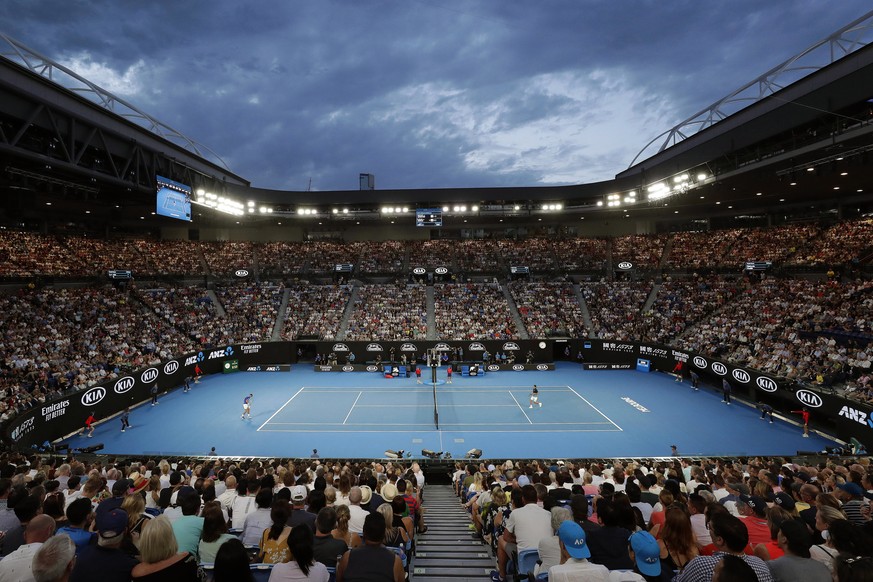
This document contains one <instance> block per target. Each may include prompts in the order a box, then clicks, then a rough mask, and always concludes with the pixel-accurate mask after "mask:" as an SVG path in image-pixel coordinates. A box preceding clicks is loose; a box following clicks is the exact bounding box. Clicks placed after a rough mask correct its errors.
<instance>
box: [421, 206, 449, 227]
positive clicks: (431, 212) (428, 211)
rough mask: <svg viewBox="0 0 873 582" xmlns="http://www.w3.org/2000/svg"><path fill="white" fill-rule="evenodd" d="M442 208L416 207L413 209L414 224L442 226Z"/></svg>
mask: <svg viewBox="0 0 873 582" xmlns="http://www.w3.org/2000/svg"><path fill="white" fill-rule="evenodd" d="M442 225H443V209H442V208H417V209H416V210H415V226H430V227H434V226H442Z"/></svg>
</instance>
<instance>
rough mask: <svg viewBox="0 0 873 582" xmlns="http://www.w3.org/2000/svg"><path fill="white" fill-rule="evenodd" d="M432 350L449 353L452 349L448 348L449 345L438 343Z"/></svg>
mask: <svg viewBox="0 0 873 582" xmlns="http://www.w3.org/2000/svg"><path fill="white" fill-rule="evenodd" d="M433 349H435V350H437V351H438V352H448V351H451V349H452V348H450V347H449V344H447V343H444V342H440V343H438V344H437V345H435V346H434V347H433Z"/></svg>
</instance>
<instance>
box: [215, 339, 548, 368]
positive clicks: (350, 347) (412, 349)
mask: <svg viewBox="0 0 873 582" xmlns="http://www.w3.org/2000/svg"><path fill="white" fill-rule="evenodd" d="M552 345H553V341H552V340H515V341H497V340H479V341H423V340H416V341H378V342H376V341H369V342H357V341H356V342H351V341H350V342H315V346H316V352H317V353H318V354H320V355H321V357H322V358H325V357H326V356H327V355H328V354H330V353H331V352H333V353H334V354H335V355H336V356H337V359H338V360H339V362H345V357H346V356H347V355H349V354H355V356H356V359H357V361H358V362H364V363H373V362H374V361H375V360H376V356H377V355H380V354H381V356H382V361H383V362H385V361H390V359H391V357H392V355H393V358H394V361H398V362H399V361H400V356H401V355H402V354H406V357H407V361H411V359H410V358H411V357H412V356H415V358H416V359H417V360H418V361H423V360H424V357H425V355H426V354H427V352H428V351H429V350H432V349H437V350H439V351H443V352H448V353H449V357H450V358H452V359H454V358H455V356H456V355H457V354H460V356H459V357H458V358H457V359H458V360H459V361H462V362H470V363H472V362H476V361H481V360H482V354H483V353H485V352H486V351H487V352H488V353H489V354H490V355H491V358H490V362H488V363H489V364H490V363H493V362H494V357H495V356H496V355H497V354H504V355H509V354H515V362H516V363H518V364H525V363H526V362H527V359H528V356H530V357H531V360H532V362H533V363H549V362H552V361H553V360H554V356H553V353H552ZM206 355H207V356H208V355H209V354H208V353H207V354H206ZM325 361H326V360H325Z"/></svg>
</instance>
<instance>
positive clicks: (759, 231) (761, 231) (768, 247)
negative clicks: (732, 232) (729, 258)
mask: <svg viewBox="0 0 873 582" xmlns="http://www.w3.org/2000/svg"><path fill="white" fill-rule="evenodd" d="M820 234H821V227H820V226H818V225H815V224H792V225H787V226H774V227H770V228H751V229H746V230H743V231H741V235H740V240H739V241H738V242H737V244H736V249H737V253H736V254H737V255H738V256H736V257H735V259H737V260H738V261H770V262H771V263H773V264H779V263H783V262H785V261H786V260H788V261H789V262H791V259H790V257H792V256H793V255H794V254H795V253H796V252H797V251H798V250H799V249H800V248H802V247H803V246H805V245H806V244H807V243H808V241H815V240H816V239H817V238H818V236H819V235H820ZM813 244H815V243H813Z"/></svg>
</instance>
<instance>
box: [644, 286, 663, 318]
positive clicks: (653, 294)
mask: <svg viewBox="0 0 873 582" xmlns="http://www.w3.org/2000/svg"><path fill="white" fill-rule="evenodd" d="M663 287H664V286H663V285H662V284H661V283H655V284H654V285H652V290H651V291H650V292H649V296H648V297H647V298H646V302H645V303H643V308H642V309H640V313H645V312H646V311H648V310H649V309H651V307H652V304H653V303H654V302H655V299H657V298H658V293H660V291H661V288H663Z"/></svg>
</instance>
